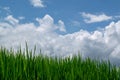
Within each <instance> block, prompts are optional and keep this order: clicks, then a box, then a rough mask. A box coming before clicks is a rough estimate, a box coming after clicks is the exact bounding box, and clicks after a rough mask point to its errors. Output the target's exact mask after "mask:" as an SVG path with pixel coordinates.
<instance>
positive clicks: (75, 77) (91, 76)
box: [0, 48, 120, 80]
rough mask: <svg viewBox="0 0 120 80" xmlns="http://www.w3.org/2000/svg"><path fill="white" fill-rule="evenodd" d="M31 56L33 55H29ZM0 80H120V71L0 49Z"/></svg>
mask: <svg viewBox="0 0 120 80" xmlns="http://www.w3.org/2000/svg"><path fill="white" fill-rule="evenodd" d="M32 54H34V55H32ZM0 80H120V70H119V69H117V68H116V66H113V65H111V64H110V62H109V61H108V62H105V61H97V60H91V59H89V58H87V59H85V60H83V59H82V58H81V57H80V56H76V57H73V58H72V59H70V58H66V59H57V58H49V57H45V56H41V55H38V56H35V51H33V52H32V51H29V50H28V49H26V51H25V52H22V51H21V49H20V50H18V51H17V52H14V51H13V50H12V49H11V50H7V49H5V48H1V49H0Z"/></svg>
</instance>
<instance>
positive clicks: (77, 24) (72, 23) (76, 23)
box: [71, 21, 80, 27]
mask: <svg viewBox="0 0 120 80" xmlns="http://www.w3.org/2000/svg"><path fill="white" fill-rule="evenodd" d="M71 25H72V26H76V27H80V22H79V21H72V22H71Z"/></svg>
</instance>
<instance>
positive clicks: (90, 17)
mask: <svg viewBox="0 0 120 80" xmlns="http://www.w3.org/2000/svg"><path fill="white" fill-rule="evenodd" d="M81 15H82V17H83V18H84V21H85V22H86V23H95V22H102V21H107V20H111V19H112V16H107V15H105V14H99V15H94V14H90V13H85V12H83V13H81Z"/></svg>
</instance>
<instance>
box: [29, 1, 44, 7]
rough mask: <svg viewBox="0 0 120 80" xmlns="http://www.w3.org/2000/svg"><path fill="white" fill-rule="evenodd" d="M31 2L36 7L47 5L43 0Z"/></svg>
mask: <svg viewBox="0 0 120 80" xmlns="http://www.w3.org/2000/svg"><path fill="white" fill-rule="evenodd" d="M30 2H31V4H32V5H33V6H34V7H40V8H42V7H45V5H44V4H43V1H42V0H30Z"/></svg>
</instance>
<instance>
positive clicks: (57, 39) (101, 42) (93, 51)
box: [0, 15, 120, 64]
mask: <svg viewBox="0 0 120 80" xmlns="http://www.w3.org/2000/svg"><path fill="white" fill-rule="evenodd" d="M6 18H7V17H6ZM6 18H5V19H6ZM14 19H15V18H14ZM14 19H13V21H14ZM8 21H9V19H8ZM36 21H37V22H38V23H39V25H38V26H36V25H35V24H34V23H25V24H19V21H16V20H15V22H17V25H13V24H11V23H8V22H6V21H5V22H1V23H0V46H5V47H6V48H8V49H9V48H10V47H13V48H14V49H18V48H19V47H20V45H21V47H22V49H24V48H25V41H27V43H28V46H29V48H30V49H33V48H34V46H35V45H36V47H37V52H39V50H40V49H41V50H42V53H43V54H44V55H48V56H52V57H54V56H57V57H66V56H73V55H77V54H78V51H80V55H81V56H82V57H83V58H85V57H88V56H89V57H90V58H93V59H104V60H107V59H109V60H111V62H113V63H116V64H120V63H119V60H120V21H118V22H111V23H110V24H109V25H108V26H106V27H105V28H104V29H103V31H99V30H96V31H94V32H88V31H85V30H80V31H78V32H75V33H72V34H66V35H61V34H60V33H57V30H59V31H66V30H65V28H64V27H65V26H64V23H63V21H61V20H59V21H58V23H57V24H55V23H54V19H53V18H52V17H51V16H50V15H45V16H44V17H43V18H36ZM61 26H62V27H61Z"/></svg>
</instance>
